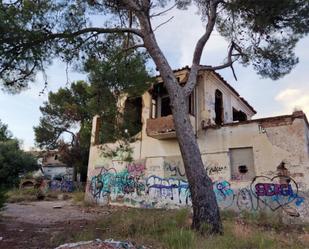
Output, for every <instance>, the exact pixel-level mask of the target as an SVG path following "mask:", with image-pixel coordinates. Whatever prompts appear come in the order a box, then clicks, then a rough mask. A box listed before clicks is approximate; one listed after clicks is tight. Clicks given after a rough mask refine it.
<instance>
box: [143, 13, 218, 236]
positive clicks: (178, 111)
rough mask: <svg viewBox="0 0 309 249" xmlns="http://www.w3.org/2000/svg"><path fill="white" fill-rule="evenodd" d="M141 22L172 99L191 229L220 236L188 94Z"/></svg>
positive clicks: (150, 49)
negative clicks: (187, 196) (189, 198)
mask: <svg viewBox="0 0 309 249" xmlns="http://www.w3.org/2000/svg"><path fill="white" fill-rule="evenodd" d="M139 20H140V23H141V27H142V31H143V34H144V36H143V40H144V44H145V47H146V48H147V50H148V52H149V54H150V55H151V57H152V58H153V60H154V62H155V64H156V66H157V68H158V70H159V72H160V74H161V77H162V79H163V81H164V84H165V86H166V88H167V91H168V94H169V97H170V101H171V102H170V103H171V109H172V113H173V118H174V123H175V130H176V135H177V139H178V143H179V147H180V151H181V155H182V159H183V162H184V167H185V172H186V176H187V179H188V182H189V188H190V192H191V199H192V207H193V222H192V228H193V229H196V230H198V231H200V232H202V233H205V232H206V233H216V234H218V233H219V234H221V233H222V223H221V218H220V212H219V207H218V204H217V200H216V197H215V194H214V191H213V184H212V181H211V179H210V178H209V177H208V175H207V173H206V169H205V168H204V164H203V162H202V158H201V152H200V149H199V146H198V144H197V141H196V138H195V134H194V131H193V127H192V125H191V123H190V119H189V114H188V107H187V105H186V96H185V91H184V90H183V88H182V87H181V86H180V85H179V83H178V82H177V80H176V78H175V75H174V73H173V70H172V69H171V67H170V65H169V64H168V62H167V60H166V58H165V57H164V55H163V53H162V51H161V50H160V48H159V46H158V44H157V41H156V39H155V36H154V33H153V32H152V29H151V27H150V22H147V19H144V18H139ZM147 26H148V27H147ZM195 80H196V79H195Z"/></svg>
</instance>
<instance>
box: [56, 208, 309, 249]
mask: <svg viewBox="0 0 309 249" xmlns="http://www.w3.org/2000/svg"><path fill="white" fill-rule="evenodd" d="M110 212H111V214H110V215H108V216H107V217H104V218H101V219H100V220H98V221H97V222H96V223H95V224H93V226H91V227H88V228H87V229H84V230H82V231H80V232H75V233H74V235H72V237H71V238H69V240H70V241H81V240H92V239H95V238H101V239H108V238H113V239H115V240H130V241H134V242H136V243H137V244H139V245H145V246H149V247H151V248H157V249H160V248H162V249H277V248H278V249H288V248H293V249H304V248H306V246H307V248H309V247H308V240H307V239H308V233H306V232H304V230H301V229H299V227H297V229H296V228H295V227H293V226H291V227H287V226H285V225H281V226H280V227H279V226H278V224H277V223H275V224H274V226H272V223H271V222H273V221H272V219H271V218H270V217H269V220H267V219H266V217H267V216H265V215H264V214H263V216H262V217H260V216H256V217H251V218H250V219H245V218H244V217H241V216H237V215H236V214H234V213H223V215H222V216H223V224H224V235H223V236H201V235H200V234H199V233H196V232H194V231H192V230H191V229H190V221H191V219H190V212H189V210H187V209H180V210H151V209H130V208H111V210H110ZM259 219H260V220H261V221H262V223H261V224H259ZM267 221H268V223H267V224H266V222H267ZM300 231H302V232H300ZM58 239H60V238H59V237H58ZM67 239H68V238H67V237H66V239H65V240H66V241H67ZM60 240H61V239H60ZM63 242H64V241H63Z"/></svg>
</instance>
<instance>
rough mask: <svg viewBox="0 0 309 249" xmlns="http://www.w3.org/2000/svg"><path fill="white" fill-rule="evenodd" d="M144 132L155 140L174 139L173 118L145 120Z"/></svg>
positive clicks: (170, 116)
mask: <svg viewBox="0 0 309 249" xmlns="http://www.w3.org/2000/svg"><path fill="white" fill-rule="evenodd" d="M146 132H147V135H148V136H149V137H153V138H156V139H168V138H175V137H176V131H175V126H174V120H173V116H172V115H169V116H166V117H160V118H155V119H147V126H146Z"/></svg>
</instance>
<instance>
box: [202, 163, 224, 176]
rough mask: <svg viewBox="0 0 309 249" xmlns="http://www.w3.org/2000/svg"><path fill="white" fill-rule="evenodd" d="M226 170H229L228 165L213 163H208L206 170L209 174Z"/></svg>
mask: <svg viewBox="0 0 309 249" xmlns="http://www.w3.org/2000/svg"><path fill="white" fill-rule="evenodd" d="M226 170H227V167H226V166H220V165H213V164H207V166H206V171H207V174H208V175H209V176H211V175H217V174H222V173H223V172H224V171H226Z"/></svg>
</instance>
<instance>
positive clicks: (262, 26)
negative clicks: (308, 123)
mask: <svg viewBox="0 0 309 249" xmlns="http://www.w3.org/2000/svg"><path fill="white" fill-rule="evenodd" d="M190 4H195V5H196V6H197V7H198V10H199V14H200V15H201V18H202V21H204V22H205V23H206V26H205V30H204V32H203V34H201V36H200V39H199V40H198V41H197V43H196V46H195V49H194V53H193V59H192V65H191V70H190V73H189V76H188V80H187V83H186V85H185V86H184V87H181V86H180V85H179V84H178V82H177V79H176V77H175V76H174V74H173V70H172V68H171V66H170V64H169V63H168V61H167V59H166V57H165V56H164V54H163V52H162V51H161V49H160V47H159V45H158V43H157V40H156V36H155V30H156V29H157V28H158V27H154V26H153V23H152V20H153V19H155V18H157V17H158V16H160V15H162V14H166V13H167V12H168V11H169V10H170V9H172V8H175V7H178V8H181V9H186V8H187V6H188V5H190ZM0 11H1V12H0V13H1V14H0V23H1V26H0V28H1V33H2V34H3V35H2V36H1V37H0V55H1V62H0V68H1V69H0V76H1V79H2V83H3V84H4V85H6V86H7V87H8V88H9V89H14V88H15V89H16V88H20V87H22V86H24V85H25V84H26V82H27V80H28V81H29V80H31V79H33V76H34V75H35V73H36V72H37V71H39V70H42V69H44V67H45V66H46V65H47V64H48V63H50V62H51V59H52V58H54V57H61V58H63V59H64V60H65V61H71V60H74V61H76V59H77V58H83V57H88V56H90V57H99V56H100V54H102V53H104V52H106V51H108V47H107V46H106V43H105V34H107V33H117V34H125V36H124V37H125V39H124V44H126V48H127V49H136V48H141V47H144V48H146V50H147V51H148V53H149V55H150V56H151V58H152V59H153V61H154V63H155V64H156V66H157V68H158V70H159V71H160V74H161V76H162V79H163V81H164V84H165V86H166V88H167V91H168V93H169V97H170V103H171V109H172V113H173V118H174V123H175V129H176V134H177V139H178V143H179V146H180V151H181V154H182V158H183V162H184V166H185V171H186V176H187V179H188V181H189V186H190V191H191V196H192V206H193V223H192V227H193V228H195V229H197V230H202V228H203V227H205V226H204V225H205V223H207V224H209V227H210V232H212V233H221V232H222V224H221V221H220V214H219V208H218V205H217V202H216V198H215V195H214V192H213V190H212V182H211V179H210V178H209V177H208V175H207V173H206V170H205V168H204V165H203V162H202V159H201V154H200V150H199V147H198V144H197V141H196V139H195V136H194V132H193V128H192V126H191V124H190V120H189V116H188V110H187V105H186V99H187V98H188V96H189V95H190V93H191V92H192V91H193V89H194V87H195V85H196V82H197V75H198V71H199V70H219V69H223V68H227V67H230V68H231V69H232V70H233V63H234V62H235V61H236V60H239V61H240V62H241V63H243V64H244V65H248V64H250V63H251V64H252V65H253V67H254V69H256V70H257V72H258V73H259V74H260V75H262V76H263V77H270V78H272V79H278V78H279V77H281V76H283V75H285V74H287V73H289V72H290V71H291V69H292V68H293V67H294V66H295V64H296V63H297V61H298V60H297V58H296V57H295V55H294V52H293V50H294V48H295V44H296V42H297V41H298V40H299V39H300V38H301V37H302V36H303V35H305V34H307V33H308V29H309V28H308V27H309V25H308V24H309V23H308V22H309V18H308V16H309V2H308V1H303V0H282V1H277V0H269V1H262V0H121V1H120V0H91V1H90V0H89V1H77V0H76V1H48V0H45V1H39V2H37V1H15V2H13V3H1V5H0ZM92 14H94V15H96V16H98V15H103V18H102V21H101V24H102V25H93V24H92V23H91V22H90V20H89V17H90V16H91V15H92ZM106 19H108V21H106ZM162 24H163V23H162ZM162 24H161V25H162ZM159 26H160V25H159ZM215 26H216V27H217V30H218V31H219V32H220V34H221V35H223V36H224V37H225V38H226V39H227V40H228V42H229V49H228V54H227V57H226V60H225V61H224V62H223V63H222V65H217V66H203V65H201V64H200V62H201V56H202V52H203V50H204V47H205V45H206V44H207V42H208V40H209V38H210V36H211V34H212V32H213V30H214V29H215ZM233 71H234V70H233Z"/></svg>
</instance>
